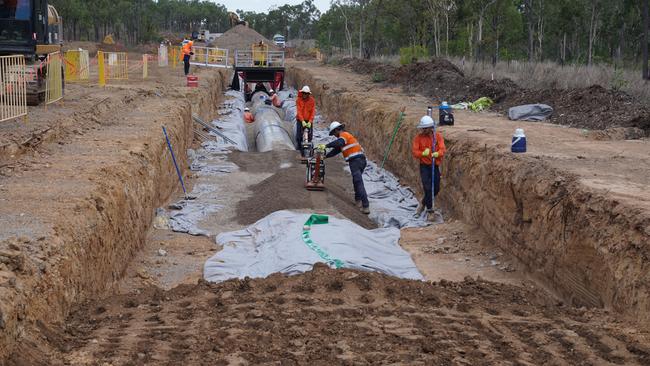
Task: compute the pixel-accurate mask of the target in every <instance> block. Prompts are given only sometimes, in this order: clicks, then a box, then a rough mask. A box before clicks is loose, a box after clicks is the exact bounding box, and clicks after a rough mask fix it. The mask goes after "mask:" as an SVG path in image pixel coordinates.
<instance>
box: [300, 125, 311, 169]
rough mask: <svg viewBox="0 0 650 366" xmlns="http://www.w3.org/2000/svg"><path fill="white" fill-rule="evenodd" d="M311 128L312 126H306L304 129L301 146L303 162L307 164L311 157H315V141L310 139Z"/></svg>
mask: <svg viewBox="0 0 650 366" xmlns="http://www.w3.org/2000/svg"><path fill="white" fill-rule="evenodd" d="M309 130H310V128H308V127H305V128H303V129H302V146H301V147H300V153H301V155H302V159H301V162H302V163H303V164H307V162H308V161H309V159H311V158H313V157H314V143H313V141H309Z"/></svg>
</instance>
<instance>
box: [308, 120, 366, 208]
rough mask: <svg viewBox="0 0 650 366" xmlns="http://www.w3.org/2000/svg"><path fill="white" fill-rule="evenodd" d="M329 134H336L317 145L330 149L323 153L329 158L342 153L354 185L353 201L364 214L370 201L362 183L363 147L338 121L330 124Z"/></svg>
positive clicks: (364, 157)
mask: <svg viewBox="0 0 650 366" xmlns="http://www.w3.org/2000/svg"><path fill="white" fill-rule="evenodd" d="M329 131H330V136H336V140H334V141H332V142H330V143H329V144H327V145H323V144H321V145H319V146H318V147H319V148H320V149H321V150H324V149H326V148H329V149H332V150H330V152H328V153H327V154H326V155H325V158H331V157H333V156H336V155H338V154H339V153H343V157H344V158H345V161H347V162H348V164H349V165H350V172H351V173H352V184H353V185H354V201H355V203H356V204H357V206H358V207H359V208H360V209H361V212H363V213H364V214H366V215H367V214H369V213H370V203H369V202H368V195H367V194H366V188H365V186H364V185H363V171H364V170H365V169H366V165H367V161H366V155H365V154H364V152H363V148H362V147H361V145H360V144H359V141H357V139H356V138H355V137H354V136H352V134H351V133H349V132H347V131H345V126H344V125H343V124H341V123H339V122H336V121H334V122H332V123H331V124H330V128H329Z"/></svg>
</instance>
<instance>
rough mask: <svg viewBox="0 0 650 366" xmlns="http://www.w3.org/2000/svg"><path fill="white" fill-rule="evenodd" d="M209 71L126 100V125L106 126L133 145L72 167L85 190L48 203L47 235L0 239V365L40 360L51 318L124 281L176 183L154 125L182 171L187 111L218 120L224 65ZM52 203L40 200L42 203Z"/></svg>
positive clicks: (188, 139)
mask: <svg viewBox="0 0 650 366" xmlns="http://www.w3.org/2000/svg"><path fill="white" fill-rule="evenodd" d="M211 75H212V76H211V77H209V78H204V79H202V83H204V85H205V86H204V87H202V88H200V89H196V90H186V89H178V88H163V90H161V92H160V93H159V95H158V96H152V97H150V98H148V99H146V100H145V101H143V102H142V103H140V104H139V105H136V106H130V108H133V111H132V113H131V112H129V113H131V114H130V116H132V118H131V119H128V121H127V125H125V126H111V127H106V129H110V128H118V129H120V131H122V129H123V132H124V141H121V142H124V143H125V144H126V143H128V142H133V143H132V144H129V145H127V146H129V150H128V151H120V150H119V149H118V150H115V151H113V152H110V154H109V155H108V156H98V157H97V159H101V160H104V158H106V160H107V161H108V162H107V163H106V164H103V165H101V167H100V168H99V169H97V170H89V171H80V172H78V173H79V176H78V178H77V179H78V181H79V183H78V184H79V185H80V186H83V185H86V184H91V185H92V188H91V189H90V190H89V192H90V194H87V195H80V194H79V193H78V192H75V190H74V186H72V187H70V196H69V198H68V199H66V202H63V203H61V202H56V204H52V205H51V207H52V208H51V209H54V207H57V212H60V215H59V217H58V219H57V220H56V221H54V222H51V223H48V226H47V227H46V228H44V229H43V232H39V233H35V236H34V237H19V238H15V237H12V238H10V239H7V240H4V241H2V242H0V249H2V250H1V251H0V263H2V264H4V265H5V266H6V268H8V269H9V271H10V272H6V273H5V272H3V271H1V270H2V269H3V268H2V264H0V329H1V330H2V332H0V364H4V363H3V361H2V360H8V361H7V363H8V364H31V363H32V362H31V361H34V362H38V361H37V360H42V359H43V356H42V355H39V352H41V351H39V350H42V353H47V350H46V348H41V346H42V344H41V343H42V340H43V339H44V338H46V336H47V334H48V331H49V330H48V329H50V327H49V324H52V323H60V322H62V321H63V319H64V318H65V316H66V315H67V313H68V312H69V310H70V309H71V307H72V306H73V305H75V304H78V303H80V302H83V301H85V300H87V299H92V298H98V297H104V296H106V295H107V294H108V292H110V290H111V287H112V286H114V284H115V283H116V282H117V281H118V280H119V279H120V278H121V276H122V274H123V272H124V270H125V269H126V267H127V265H128V264H129V261H130V260H131V258H133V256H134V254H135V253H136V252H137V251H138V250H139V249H140V248H141V247H142V245H143V244H144V240H145V236H146V232H147V230H148V228H149V226H150V224H151V222H152V220H153V216H154V213H155V209H156V208H157V207H160V206H161V205H163V204H164V203H165V202H166V201H167V200H168V199H169V198H170V196H171V195H172V193H174V192H177V191H178V189H179V184H178V178H177V175H176V173H175V169H174V166H173V164H172V160H171V158H170V155H169V151H168V149H167V145H166V142H165V139H164V138H163V135H162V130H161V127H160V126H161V125H164V126H166V128H167V132H168V134H169V136H170V139H171V142H172V145H173V147H174V150H175V152H176V154H177V159H178V163H179V166H180V167H181V168H185V167H187V166H188V164H187V154H186V152H187V149H188V147H190V144H191V143H192V139H193V122H192V118H191V113H192V112H194V113H197V114H199V115H200V116H202V117H203V118H205V119H206V120H210V118H211V117H214V116H215V115H216V108H217V106H218V103H219V102H220V100H221V98H222V97H223V92H224V90H225V85H226V84H227V77H226V72H225V71H217V72H216V73H215V74H211ZM110 124H111V123H107V125H110ZM129 139H131V140H129ZM95 141H100V142H98V144H100V143H102V141H101V139H97V140H95ZM96 168H97V167H96V166H95V167H94V168H92V169H96ZM89 169H91V168H89ZM87 180H89V181H90V183H86V182H85V181H87ZM74 184H75V185H76V184H77V183H74ZM80 191H82V190H80ZM48 205H49V203H48V202H46V201H43V202H41V204H40V206H39V209H40V207H45V206H48ZM29 214H31V213H29ZM33 214H34V216H35V217H37V213H33ZM49 224H51V225H49ZM5 248H6V249H5ZM33 253H39V254H33ZM6 276H12V277H13V278H9V279H8V280H7V278H5V277H6ZM5 280H7V281H5ZM30 360H31V361H30Z"/></svg>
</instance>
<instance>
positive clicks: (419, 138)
mask: <svg viewBox="0 0 650 366" xmlns="http://www.w3.org/2000/svg"><path fill="white" fill-rule="evenodd" d="M431 145H433V138H432V136H431V135H425V134H422V133H418V134H417V135H415V138H414V139H413V147H412V152H413V157H414V158H416V159H418V160H419V161H420V164H425V165H431V155H429V156H422V153H423V152H424V150H426V149H429V151H431V152H433V151H432V150H433V149H431ZM435 151H436V152H438V154H440V155H439V156H438V158H436V165H437V166H440V164H442V158H443V157H444V156H445V153H446V152H447V148H446V147H445V140H444V139H443V138H442V134H441V133H440V132H436V149H435Z"/></svg>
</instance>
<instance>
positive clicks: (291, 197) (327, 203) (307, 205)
mask: <svg viewBox="0 0 650 366" xmlns="http://www.w3.org/2000/svg"><path fill="white" fill-rule="evenodd" d="M264 154H265V155H269V154H270V155H271V156H273V159H272V161H273V162H272V163H269V161H268V160H267V159H260V158H259V157H260V155H262V154H261V153H240V152H234V153H232V154H231V160H232V161H233V162H234V163H235V164H237V166H239V167H240V169H242V170H243V171H250V172H268V173H274V174H273V175H272V176H270V177H269V178H267V179H265V180H263V181H262V182H260V183H258V184H256V185H254V186H251V187H250V188H249V189H250V190H251V192H252V195H251V196H250V197H249V198H248V199H246V200H242V201H239V202H238V203H237V218H236V219H237V222H238V223H239V224H242V225H251V224H253V223H255V222H257V221H258V220H260V219H263V218H265V217H266V216H268V215H270V214H272V213H273V212H276V211H280V210H300V209H305V210H313V211H314V212H319V213H331V212H337V213H339V214H341V215H343V216H345V217H346V218H348V219H349V220H351V221H353V222H354V223H356V224H357V225H360V226H361V227H364V228H366V229H374V228H376V227H377V225H376V224H375V223H373V222H372V220H370V219H369V218H368V216H367V215H365V214H362V213H361V212H360V211H359V208H358V207H356V205H355V204H354V199H353V197H354V194H353V192H352V178H350V175H349V174H347V173H346V172H345V171H344V169H343V161H342V160H341V159H328V161H327V166H326V167H327V169H326V179H325V187H326V189H325V191H307V190H306V189H305V188H304V185H305V170H306V167H305V165H303V164H301V163H300V161H299V160H298V153H297V152H296V151H274V152H270V153H264Z"/></svg>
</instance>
